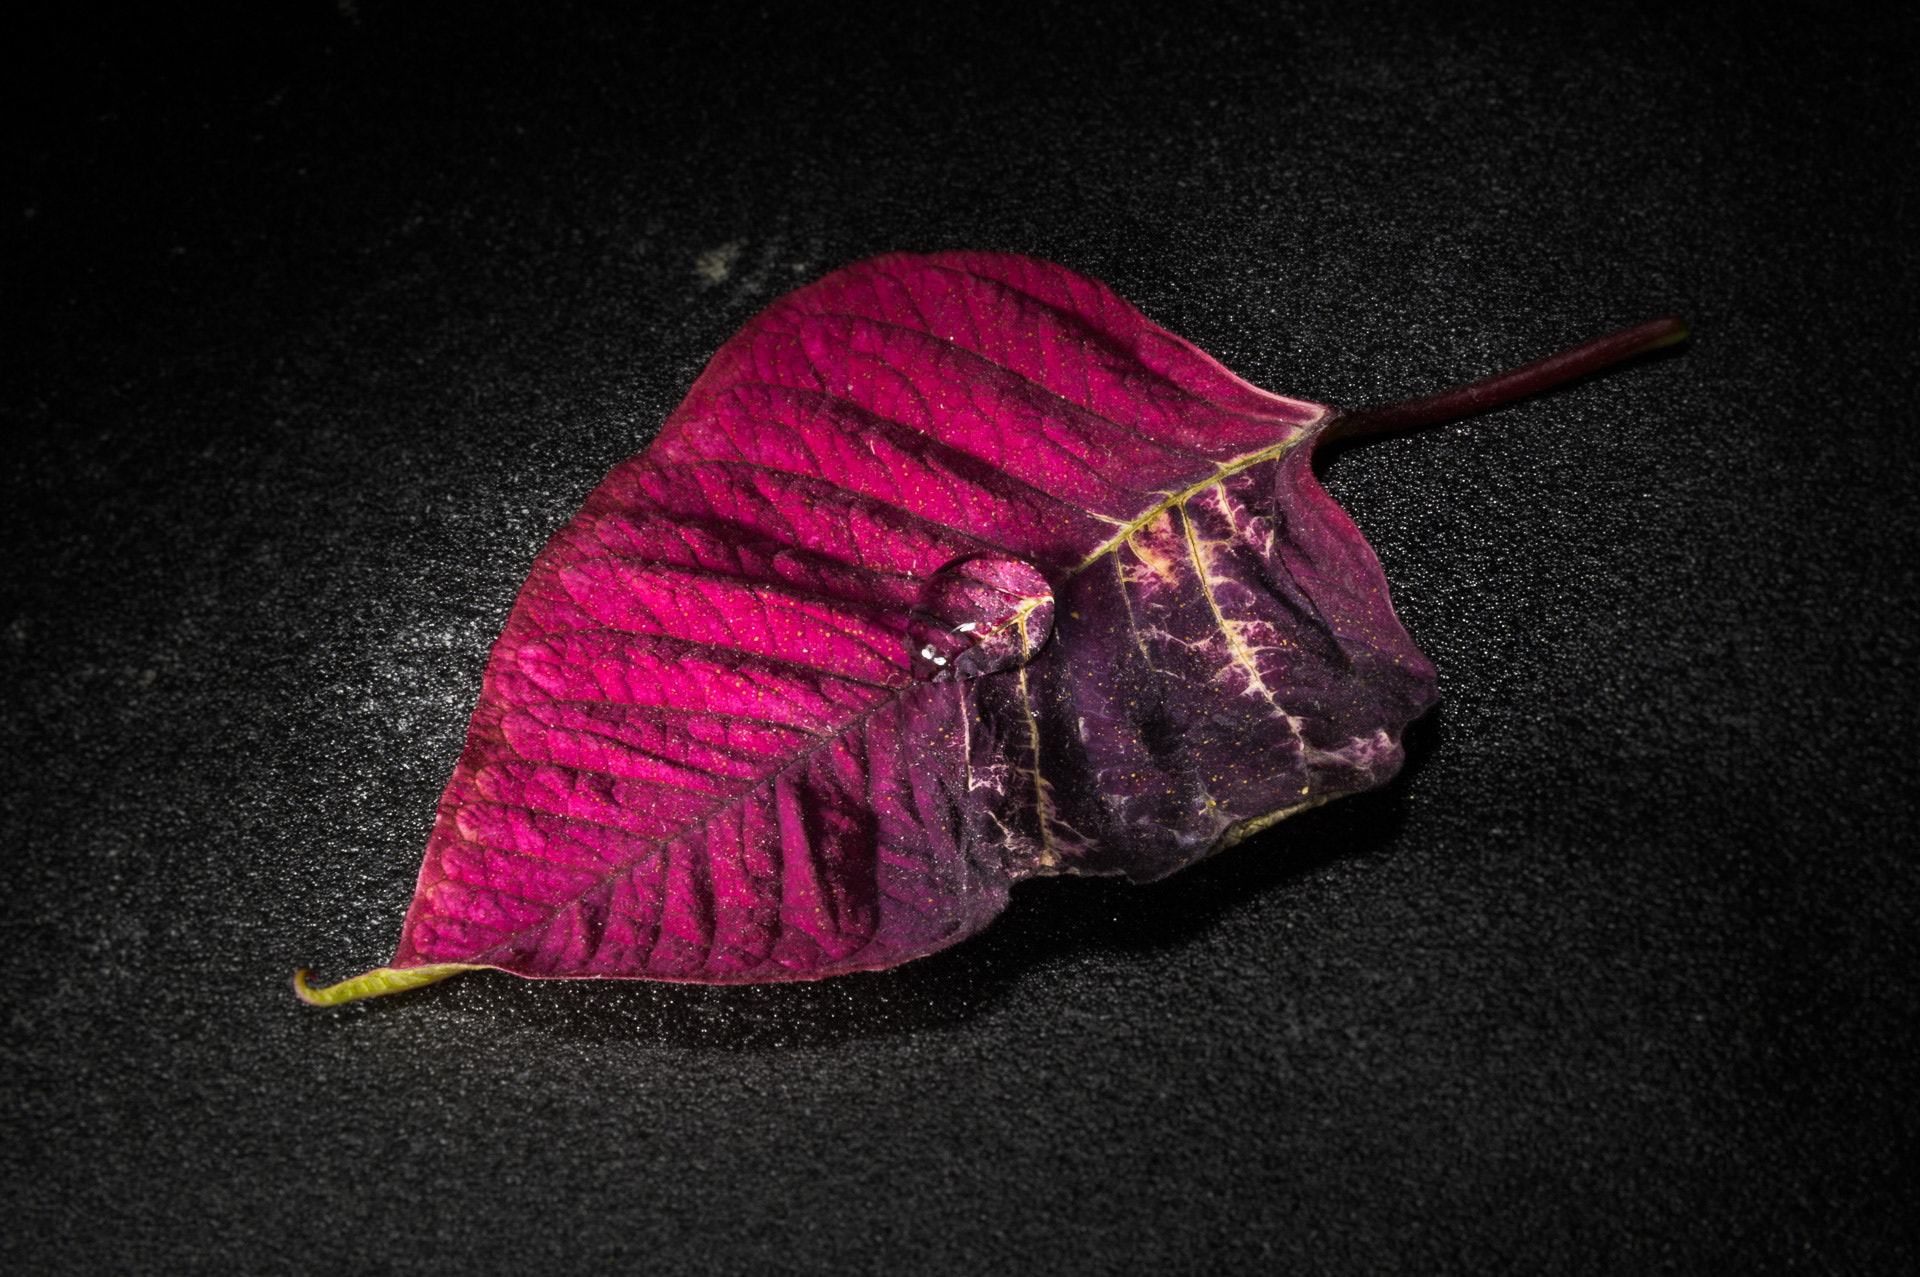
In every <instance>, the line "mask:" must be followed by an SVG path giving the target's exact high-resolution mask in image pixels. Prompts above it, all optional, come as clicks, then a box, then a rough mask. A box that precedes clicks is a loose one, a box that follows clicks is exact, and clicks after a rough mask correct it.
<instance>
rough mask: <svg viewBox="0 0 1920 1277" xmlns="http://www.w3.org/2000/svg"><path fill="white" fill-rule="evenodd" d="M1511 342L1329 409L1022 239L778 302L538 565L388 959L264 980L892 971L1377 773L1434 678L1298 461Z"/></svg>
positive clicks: (863, 275) (711, 368) (502, 645)
mask: <svg viewBox="0 0 1920 1277" xmlns="http://www.w3.org/2000/svg"><path fill="white" fill-rule="evenodd" d="M1657 324H1661V325H1665V327H1663V328H1661V329H1660V331H1659V332H1658V333H1654V332H1652V331H1651V329H1652V326H1649V325H1642V326H1641V327H1640V328H1639V329H1635V330H1628V333H1629V334H1638V336H1637V337H1635V338H1634V341H1636V342H1637V343H1638V344H1637V345H1634V346H1633V348H1632V349H1631V350H1626V348H1625V347H1622V348H1621V349H1622V350H1625V351H1626V353H1636V352H1637V351H1638V350H1639V349H1644V348H1649V347H1650V345H1651V344H1661V343H1662V342H1664V341H1669V340H1678V336H1679V335H1683V334H1684V330H1683V329H1680V328H1679V327H1678V324H1677V321H1657ZM1621 336H1624V334H1622V335H1616V337H1615V338H1610V339H1602V342H1605V341H1608V340H1617V339H1618V338H1620V337H1621ZM1656 338H1658V340H1655V339H1656ZM1599 344H1600V343H1589V346H1588V347H1582V348H1579V350H1580V351H1589V354H1588V355H1587V356H1585V357H1586V358H1587V360H1588V365H1591V366H1599V363H1601V362H1612V361H1613V360H1614V359H1617V358H1622V357H1624V354H1621V353H1619V352H1617V351H1616V352H1612V353H1608V352H1602V354H1603V355H1604V356H1605V357H1604V358H1602V357H1601V355H1595V354H1592V353H1591V351H1590V348H1595V349H1597V347H1598V345H1599ZM1631 344H1632V343H1629V345H1631ZM1570 354H1572V355H1578V354H1579V352H1578V351H1576V352H1570ZM1556 358H1559V359H1562V360H1565V359H1566V358H1567V356H1561V357H1556ZM1550 363H1552V361H1543V363H1542V364H1541V365H1532V366H1530V367H1529V369H1523V370H1520V372H1519V373H1516V374H1508V375H1507V377H1506V379H1505V380H1504V381H1503V380H1502V379H1500V378H1495V379H1491V380H1490V381H1488V382H1485V383H1477V384H1476V385H1475V386H1471V387H1467V388H1465V389H1464V390H1462V391H1456V392H1450V394H1451V398H1449V397H1448V396H1437V397H1434V398H1433V399H1431V400H1427V401H1417V402H1416V403H1415V404H1412V405H1402V406H1400V407H1398V408H1393V409H1382V410H1372V411H1371V412H1362V413H1359V414H1349V415H1346V416H1342V415H1341V414H1339V413H1337V412H1336V411H1334V410H1333V409H1330V408H1327V407H1325V406H1323V405H1320V404H1316V403H1310V402H1308V401H1306V400H1301V399H1292V398H1287V397H1284V396H1280V395H1275V394H1271V393H1269V392H1267V391H1264V390H1261V389H1259V388H1257V387H1255V386H1252V385H1249V384H1248V383H1246V382H1244V381H1242V380H1240V379H1239V378H1238V377H1235V376H1234V375H1233V374H1232V373H1230V372H1228V371H1227V370H1226V369H1225V368H1223V367H1221V366H1220V364H1218V363H1217V362H1215V361H1214V360H1213V359H1212V358H1210V357H1209V356H1207V355H1206V354H1205V353H1203V352H1202V351H1200V350H1198V349H1197V348H1195V347H1194V346H1192V345H1191V344H1189V343H1188V342H1186V341H1183V340H1182V339H1180V338H1178V337H1176V336H1174V335H1172V334H1171V333H1168V332H1166V331H1164V330H1163V329H1160V328H1158V327H1156V326H1155V325H1153V324H1152V323H1150V322H1149V321H1147V320H1146V319H1145V318H1144V317H1143V316H1141V315H1140V314H1139V312H1137V311H1136V310H1134V309H1133V308H1132V307H1131V306H1129V305H1128V304H1127V303H1126V302H1124V301H1122V300H1121V299H1120V298H1119V297H1117V296H1116V295H1115V294H1114V293H1112V292H1111V291H1110V290H1108V289H1107V288H1106V287H1105V286H1103V285H1101V284H1098V283H1096V282H1094V281H1092V280H1089V279H1086V278H1084V277H1082V276H1079V275H1076V274H1074V273H1073V272H1071V271H1068V270H1066V269H1064V268H1062V267H1059V266H1055V265H1052V264H1049V263H1046V262H1039V261H1034V260H1031V259H1028V258H1023V257H1018V256H1013V255H1009V254H996V253H947V254H939V255H935V256H914V255H907V254H895V255H892V256H887V257H880V258H875V259H873V260H871V261H866V262H861V263H858V264H856V265H854V266H850V267H847V268H846V269H844V270H841V271H839V272H837V273H835V274H833V275H830V276H828V277H827V278H825V279H822V280H820V281H819V282H817V283H815V284H812V285H810V286H808V287H806V288H803V289H801V290H799V291H798V292H795V293H793V294H791V295H789V296H787V297H785V298H783V299H781V300H780V301H778V302H776V303H775V304H774V305H773V306H771V307H769V308H768V309H767V310H766V311H765V312H764V313H762V314H761V315H760V316H759V317H757V318H756V319H754V320H753V321H752V322H751V323H749V324H748V325H747V326H746V328H745V329H743V330H742V331H741V332H740V333H739V334H738V335H737V336H735V337H734V338H733V339H732V340H731V341H729V342H728V343H727V344H726V345H725V346H723V347H722V348H721V350H720V351H719V353H718V354H717V355H715V356H714V359H713V361H712V363H711V364H709V365H708V367H707V369H706V371H705V372H704V373H703V374H702V375H701V377H700V378H699V380H698V381H697V382H695V384H694V386H693V389H692V390H691V392H690V393H689V394H688V396H687V399H686V401H685V402H684V403H683V404H682V405H681V406H680V408H679V409H678V410H677V411H675V412H674V414H673V415H672V416H671V417H670V418H669V419H668V420H667V422H666V424H665V425H664V427H663V428H662V430H661V432H660V435H659V437H658V438H657V439H656V440H655V441H654V442H653V444H652V445H651V446H650V447H648V448H647V449H646V450H645V451H644V452H642V453H641V454H640V455H639V456H637V457H635V458H633V459H632V460H630V461H628V462H626V463H625V464H623V465H621V466H619V467H617V468H616V469H615V470H614V471H613V473H612V474H610V475H609V476H608V477H607V479H606V481H605V482H603V483H602V484H601V485H600V486H599V487H598V488H597V489H595V490H594V492H593V494H592V495H591V496H589V497H588V498H587V501H586V504H585V505H584V506H583V507H582V508H581V510H580V513H579V514H578V515H576V516H575V517H574V519H573V521H572V522H571V523H569V524H568V525H567V526H566V527H564V528H562V529H561V530H560V532H559V533H558V534H557V535H556V536H555V537H554V538H553V540H552V541H551V542H550V543H549V544H548V545H547V547H546V549H545V550H544V551H543V552H542V553H541V554H540V556H539V558H538V559H537V560H536V561H535V563H534V565H533V568H532V571H531V573H530V574H529V576H528V579H527V582H526V585H525V586H524V587H523V588H522V589H521V591H520V595H519V598H518V600H517V601H516V602H515V604H514V608H513V611H512V614H511V615H510V616H509V617H508V620H507V624H506V628H505V631H504V632H503V633H502V634H501V636H500V639H499V641H498V642H497V643H496V644H495V646H494V649H493V653H492V656H491V658H490V661H489V663H488V667H487V672H486V676H485V680H484V683H483V685H482V689H481V695H480V704H479V707H478V709H477V710H476V711H475V712H474V716H473V721H472V724H471V727H470V729H469V733H468V738H467V745H466V750H465V752H464V753H463V754H462V756H461V758H460V761H459V764H458V765H457V766H456V767H455V769H454V774H453V778H452V780H451V781H450V782H449V783H448V785H447V789H446V793H445V794H444V795H443V796H442V798H441V800H440V807H439V817H438V821H437V823H436V825H435V827H434V831H433V834H432V837H431V838H430V840H429V842H428V845H427V851H426V857H425V862H424V864H423V865H422V867H421V871H420V878H419V885H418V887H417V889H416V892H415V895H414V899H413V904H412V907H411V908H410V909H409V911H408V914H407V919H406V924H405V928H404V930H403V933H402V936H401V940H400V946H399V950H398V952H397V954H396V955H395V957H394V960H393V963H392V965H391V966H390V967H386V968H381V969H380V970H378V971H375V972H371V973H369V974H368V975H365V976H361V977H358V978H357V979H354V980H349V981H346V982H344V983H343V984H339V985H335V986H332V987H331V988H328V989H319V990H315V989H311V988H309V987H308V986H307V984H306V982H305V978H304V973H301V975H300V976H298V977H296V987H297V988H298V990H299V991H300V993H301V996H302V997H305V998H307V999H308V1000H309V1001H315V1002H321V1003H334V1002H341V1001H346V1000H349V999H351V998H355V997H363V996H368V995H371V994H375V993H383V992H391V991H394V990H395V989H396V988H404V987H415V986H417V985H419V984H424V983H429V982H431V981H432V980H436V979H441V978H444V977H445V976H446V975H450V974H453V973H455V972H458V971H462V970H467V969H470V968H473V967H483V966H484V967H496V968H499V969H501V970H505V971H511V972H514V973H515V974H518V975H523V976H539V977H554V976H602V977H644V978H650V979H658V980H680V981H699V982H706V983H741V982H752V981H769V980H797V979H815V978H818V977H822V976H828V975H834V974H838V973H841V972H847V971H859V970H872V969H877V968H884V967H890V966H893V965H895V964H897V963H901V962H904V961H907V960H908V959H911V958H915V957H919V956H921V955H924V954H927V953H931V952H934V951H935V950H938V949H941V948H944V947H946V946H948V945H950V944H953V943H955V942H957V941H959V940H962V939H964V938H965V937H967V936H969V935H971V934H973V933H974V932H976V931H978V930H979V929H980V928H982V927H984V926H985V925H986V924H987V923H988V922H989V921H991V920H992V918H993V917H994V916H995V915H996V914H998V913H999V912H1000V910H1001V909H1002V908H1003V907H1004V906H1005V904H1006V900H1007V892H1008V889H1009V888H1010V887H1011V885H1012V884H1013V883H1015V882H1017V881H1019V880H1020V879H1022V878H1026V877H1031V876H1034V875H1038V874H1058V873H1088V874H1126V875H1128V876H1129V877H1131V878H1133V879H1136V880H1138V881H1149V880H1152V879H1155V878H1160V877H1163V876H1165V875H1166V874H1169V873H1172V872H1174V871H1175V870H1177V869H1180V868H1182V867H1183V866H1186V865H1189V864H1192V863H1193V862H1195V861H1196V860H1199V859H1202V858H1203V857H1205V856H1208V855H1210V854H1212V853H1213V852H1215V851H1218V850H1220V849H1221V848H1224V847H1227V846H1231V845H1232V844H1233V843H1235V842H1237V841H1239V840H1240V839H1242V838H1244V837H1246V836H1247V835H1248V834H1250V833H1252V832H1254V831H1256V830H1259V829H1262V828H1264V827H1266V826H1267V825H1270V824H1272V823H1273V822H1275V821H1277V820H1280V819H1282V818H1283V817H1285V816H1288V815H1291V814H1293V813H1294V812H1297V811H1300V810H1302V809H1304V808H1307V807H1311V806H1314V805H1316V804H1318V803H1322V802H1326V801H1327V800H1329V799H1331V798H1337V797H1339V796H1341V795H1343V794H1351V793H1355V792H1357V791H1360V790H1364V789H1368V788H1371V787H1373V786H1375V785H1378V784H1380V783H1382V782H1383V781H1385V780H1386V779H1387V778H1389V777H1390V776H1392V775H1393V774H1394V772H1395V771H1396V770H1397V769H1398V768H1399V766H1400V762H1401V756H1402V754H1401V744H1400V741H1401V733H1402V732H1403V730H1404V729H1405V728H1406V726H1407V724H1408V723H1410V722H1412V721H1413V720H1414V719H1416V718H1418V717H1419V716H1420V715H1421V714H1423V713H1425V712H1426V711H1427V709H1428V708H1429V707H1431V706H1432V704H1433V703H1434V700H1435V675H1434V670H1433V666H1432V665H1431V664H1430V663H1429V662H1428V661H1427V659H1426V658H1425V657H1424V656H1422V655H1421V653H1420V651H1419V650H1418V649H1417V648H1416V647H1415V646H1414V644H1413V642H1412V640H1411V639H1410V638H1409V637H1408V636H1407V633H1406V631H1405V630H1404V629H1403V628H1402V627H1401V625H1400V622H1399V620H1398V619H1397V618H1396V617H1395V615H1394V612H1393V607H1392V604H1391V603H1390V601H1389V600H1388V595H1387V585H1386V581H1385V580H1384V579H1383V577H1382V575H1381V572H1380V566H1379V563H1378V561H1377V560H1376V559H1375V558H1374V555H1373V552H1372V551H1371V550H1370V549H1369V548H1368V546H1367V544H1366V542H1365V541H1364V540H1362V538H1361V536H1360V534H1359V532H1358V531H1357V530H1356V529H1355V528H1354V526H1353V524H1352V522H1351V521H1350V520H1349V519H1348V518H1347V516H1346V515H1345V514H1344V513H1343V512H1342V511H1341V510H1340V509H1339V507H1338V506H1337V505H1335V504H1334V502H1333V501H1332V499H1331V498H1329V497H1328V496H1327V494H1326V492H1325V490H1324V489H1322V488H1321V486H1320V484H1319V482H1318V481H1317V479H1316V478H1315V477H1314V474H1313V470H1312V467H1311V460H1312V455H1313V452H1314V449H1315V447H1316V446H1317V445H1318V444H1319V443H1321V442H1324V441H1325V440H1327V439H1329V438H1331V437H1333V436H1334V435H1335V434H1336V433H1339V432H1342V431H1344V432H1346V433H1350V434H1351V433H1366V432H1369V431H1377V430H1386V429H1401V428H1406V427H1408V426H1410V425H1415V424H1420V421H1421V420H1424V419H1427V418H1431V417H1433V416H1435V415H1436V414H1443V415H1457V413H1458V411H1464V410H1466V409H1467V408H1471V407H1475V406H1481V405H1482V404H1483V403H1484V402H1496V401H1498V400H1499V398H1500V397H1502V396H1504V397H1506V398H1512V397H1514V396H1515V395H1517V394H1520V393H1528V392H1529V390H1530V389H1532V388H1538V386H1537V384H1533V383H1525V379H1526V377H1527V376H1528V375H1530V374H1531V375H1533V377H1534V382H1535V383H1539V384H1545V383H1546V382H1547V381H1548V380H1560V379H1564V378H1565V377H1566V376H1569V375H1578V374H1579V373H1580V372H1582V371H1588V370H1590V367H1589V366H1587V365H1579V366H1575V365H1578V360H1577V359H1576V360H1575V365H1568V366H1567V367H1559V366H1556V367H1555V368H1553V369H1551V370H1549V371H1548V372H1541V371H1539V370H1541V369H1544V368H1546V366H1547V364H1550ZM1569 369H1570V371H1569ZM1516 378H1518V379H1519V380H1516ZM1523 383H1525V384H1523ZM1489 388H1491V389H1489ZM1476 395H1478V398H1476V397H1475V396H1476ZM1463 396H1464V398H1463ZM1463 405H1464V406H1463ZM1395 413H1398V414H1399V416H1395V415H1394V414H1395ZM1422 414H1424V416H1423V415H1422Z"/></svg>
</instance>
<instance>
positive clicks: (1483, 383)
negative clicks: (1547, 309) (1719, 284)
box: [1321, 315, 1687, 442]
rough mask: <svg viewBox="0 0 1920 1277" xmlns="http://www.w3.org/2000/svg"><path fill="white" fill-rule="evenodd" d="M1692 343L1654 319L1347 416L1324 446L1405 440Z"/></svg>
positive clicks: (1670, 322) (1676, 326)
mask: <svg viewBox="0 0 1920 1277" xmlns="http://www.w3.org/2000/svg"><path fill="white" fill-rule="evenodd" d="M1686 339H1687V323H1686V321H1685V320H1684V319H1681V318H1680V317H1679V316H1678V315H1664V316H1662V317H1661V318H1659V319H1649V320H1647V321H1646V322H1645V323H1642V324H1635V325H1633V326H1632V327H1631V328H1622V329H1620V330H1619V331H1618V332H1611V333H1608V334H1607V335H1606V336H1604V337H1595V338H1594V339H1593V340H1592V341H1586V342H1581V343H1580V344H1579V345H1578V346H1574V347H1571V348H1569V349H1567V350H1563V351H1561V352H1560V353H1559V354H1557V355H1548V356H1547V357H1546V358H1545V359H1536V360H1535V361H1534V362H1532V363H1530V364H1525V365H1523V366H1521V367H1519V368H1515V369H1513V370H1511V371H1509V372H1503V373H1495V374H1494V375H1493V376H1491V377H1482V378H1481V379H1480V380H1479V381H1471V382H1468V383H1467V384H1466V385H1464V386H1455V387H1454V388H1453V389H1452V390H1442V391H1441V392H1440V393H1438V394H1434V395H1423V396H1421V397H1420V398H1418V399H1403V400H1401V401H1400V402H1399V403H1390V404H1375V405H1372V406H1370V407H1366V408H1355V409H1354V410H1353V411H1351V412H1348V413H1344V414H1342V415H1341V416H1340V417H1339V418H1338V419H1337V420H1335V421H1334V422H1333V423H1332V424H1331V425H1330V426H1328V427H1327V429H1326V432H1325V433H1324V434H1322V435H1321V440H1322V441H1323V442H1327V441H1331V440H1334V439H1359V438H1366V437H1368V436H1372V435H1395V434H1405V433H1406V432H1407V431H1410V430H1418V429H1420V428H1421V427H1422V426H1431V425H1437V424H1438V423H1440V422H1443V421H1452V420H1454V419H1455V418H1458V417H1464V416H1467V415H1468V414H1470V413H1475V412H1484V411H1485V410H1486V409H1488V408H1497V407H1499V406H1500V405H1501V404H1505V403H1512V402H1513V401H1514V400H1516V399H1524V398H1526V397H1527V396H1528V395H1537V394H1539V393H1540V392H1541V391H1543V390H1551V389H1553V388H1554V387H1555V386H1561V385H1565V384H1566V383H1567V382H1569V381H1573V380H1575V379H1577V378H1580V377H1585V376H1587V375H1588V374H1589V373H1596V372H1599V371H1600V370H1601V369H1602V368H1610V367H1612V366H1613V365H1614V364H1617V363H1621V362H1622V361H1624V360H1628V359H1632V358H1634V357H1636V356H1638V355H1644V354H1646V353H1647V352H1648V351H1653V350H1658V349H1660V348H1661V347H1662V346H1671V345H1674V344H1675V343H1677V342H1682V341H1685V340H1686Z"/></svg>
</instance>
